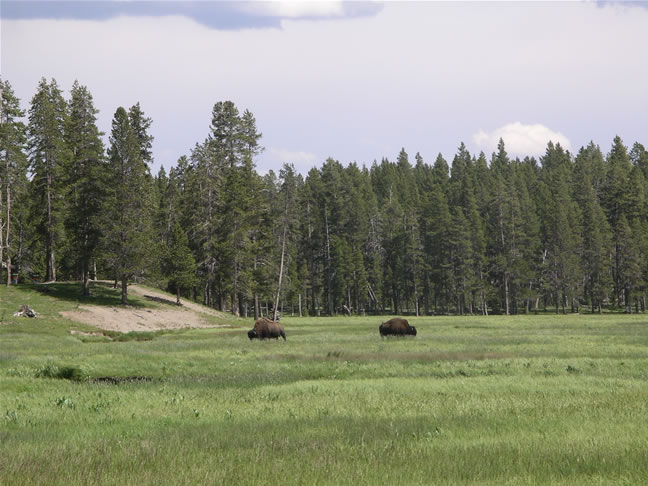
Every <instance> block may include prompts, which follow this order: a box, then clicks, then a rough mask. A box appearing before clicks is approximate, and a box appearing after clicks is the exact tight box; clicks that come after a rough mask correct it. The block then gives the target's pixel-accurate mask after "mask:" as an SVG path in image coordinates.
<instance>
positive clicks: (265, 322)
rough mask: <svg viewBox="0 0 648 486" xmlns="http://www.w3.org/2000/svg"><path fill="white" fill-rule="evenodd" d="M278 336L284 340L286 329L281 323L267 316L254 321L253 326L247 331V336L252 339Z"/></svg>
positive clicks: (275, 337)
mask: <svg viewBox="0 0 648 486" xmlns="http://www.w3.org/2000/svg"><path fill="white" fill-rule="evenodd" d="M279 336H281V337H282V338H284V341H285V340H286V331H284V328H283V326H282V325H281V324H279V323H278V322H275V321H273V320H271V319H268V318H267V317H262V318H261V319H258V320H257V321H256V322H255V323H254V328H252V329H250V330H249V331H248V337H249V338H250V339H251V340H252V339H279Z"/></svg>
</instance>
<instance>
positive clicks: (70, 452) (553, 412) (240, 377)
mask: <svg viewBox="0 0 648 486" xmlns="http://www.w3.org/2000/svg"><path fill="white" fill-rule="evenodd" d="M70 285H71V284H70ZM73 290H74V288H70V289H68V288H67V287H66V286H65V284H57V286H55V287H54V288H53V289H52V291H50V292H47V293H44V292H41V291H38V290H36V289H35V288H10V289H6V288H5V287H0V322H2V324H0V444H1V446H0V484H3V485H14V484H15V485H18V484H20V485H23V484H48V485H49V484H61V485H63V484H66V485H69V484H84V485H85V484H120V485H122V484H133V485H135V484H187V485H189V484H267V485H271V484H272V485H274V484H308V485H311V484H322V485H324V484H354V485H356V484H358V485H362V484H366V485H375V484H385V485H394V484H421V485H423V484H443V485H447V484H484V485H486V484H489V485H502V484H565V485H567V484H569V485H573V484H582V485H591V484H640V483H641V482H643V481H644V480H645V478H646V477H648V461H646V458H647V457H648V406H647V405H646V404H647V403H648V386H647V385H648V383H647V382H648V316H645V315H633V316H626V315H620V314H607V315H603V316H598V315H595V316H592V315H572V316H555V315H549V316H515V317H503V316H500V317H498V316H490V317H487V318H484V317H426V318H418V319H412V321H413V323H414V324H415V325H416V327H417V329H418V332H419V335H418V336H417V337H416V338H413V339H412V338H405V339H385V340H382V339H381V338H380V337H379V335H378V329H377V328H378V325H379V324H380V322H381V319H380V318H375V317H371V318H369V317H368V318H355V317H354V318H342V317H340V318H331V319H327V318H321V319H311V318H303V319H298V318H294V319H291V318H285V319H284V320H283V321H282V322H283V324H284V325H285V327H286V333H287V335H288V340H287V341H286V342H284V341H266V342H258V341H254V342H250V341H249V340H248V339H247V335H246V331H247V329H249V328H250V326H251V324H252V320H251V319H248V320H242V319H241V320H237V319H234V318H228V319H229V321H228V322H227V323H228V324H230V325H231V326H232V327H230V328H219V329H197V330H181V331H172V332H157V333H148V334H145V335H141V334H140V335H139V336H137V335H136V336H133V337H135V338H136V339H127V338H124V339H122V340H118V339H113V340H110V341H109V340H107V339H104V338H101V337H93V336H83V335H76V334H75V335H71V334H70V330H71V329H75V330H83V329H85V330H91V328H90V327H89V326H85V327H84V326H83V325H79V324H77V323H73V322H71V321H67V320H65V319H63V318H62V317H60V316H58V312H60V311H63V310H68V309H74V308H75V306H77V305H79V304H80V303H87V301H83V302H81V301H80V299H79V298H78V297H76V293H75V292H74V291H73ZM117 298H118V297H117V294H116V293H115V294H113V292H112V290H111V289H109V288H101V289H96V290H95V296H94V297H92V298H91V299H90V301H91V303H98V304H104V305H115V302H113V300H112V299H117ZM22 303H27V304H29V305H30V306H31V307H33V308H34V309H35V310H37V311H38V312H40V313H41V316H40V317H39V318H37V319H26V318H14V317H12V316H11V315H12V314H13V312H15V311H16V310H18V309H19V307H20V304H22ZM134 304H135V305H138V306H142V308H145V307H146V306H155V305H160V304H157V303H156V302H148V301H138V300H137V299H135V300H134ZM138 339H140V340H138Z"/></svg>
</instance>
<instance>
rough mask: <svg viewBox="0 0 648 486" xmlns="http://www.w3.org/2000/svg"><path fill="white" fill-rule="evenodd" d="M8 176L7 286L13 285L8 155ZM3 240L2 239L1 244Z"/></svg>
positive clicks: (7, 166) (0, 260) (0, 259)
mask: <svg viewBox="0 0 648 486" xmlns="http://www.w3.org/2000/svg"><path fill="white" fill-rule="evenodd" d="M6 169H7V171H6V177H7V222H6V223H5V224H6V225H7V235H6V237H5V247H6V248H7V286H9V285H11V243H10V238H9V234H10V233H9V228H10V227H11V177H9V156H7V165H6ZM0 199H2V198H1V197H0ZM1 245H2V241H0V246H1ZM1 262H2V258H0V267H1Z"/></svg>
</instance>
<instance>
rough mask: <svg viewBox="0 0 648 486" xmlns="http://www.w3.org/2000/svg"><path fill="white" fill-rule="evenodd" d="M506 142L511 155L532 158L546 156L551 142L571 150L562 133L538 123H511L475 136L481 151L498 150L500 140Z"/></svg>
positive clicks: (479, 132) (481, 131)
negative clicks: (545, 153)
mask: <svg viewBox="0 0 648 486" xmlns="http://www.w3.org/2000/svg"><path fill="white" fill-rule="evenodd" d="M500 138H501V139H502V140H504V146H505V148H506V151H507V152H508V153H509V154H511V155H519V156H527V155H529V156H532V155H535V156H537V155H542V154H544V152H545V150H546V148H547V143H548V142H549V141H551V142H553V143H554V144H557V143H559V144H560V145H561V146H562V147H563V148H564V149H567V150H571V142H570V141H569V139H568V138H567V137H566V136H565V135H563V134H562V133H560V132H556V131H554V130H552V129H550V128H548V127H546V126H544V125H541V124H539V123H536V124H534V125H525V124H523V123H520V122H514V123H509V124H508V125H504V126H502V127H499V128H496V129H495V130H493V131H492V132H490V133H487V132H485V131H483V130H479V131H478V132H477V133H475V134H474V135H473V141H474V142H475V144H476V145H477V146H478V147H479V149H480V150H484V151H486V152H491V151H494V150H496V148H497V144H498V142H499V140H500Z"/></svg>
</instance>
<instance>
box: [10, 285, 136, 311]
mask: <svg viewBox="0 0 648 486" xmlns="http://www.w3.org/2000/svg"><path fill="white" fill-rule="evenodd" d="M21 285H22V286H23V288H28V289H30V290H34V291H36V292H38V293H40V294H43V295H47V296H50V297H53V298H55V299H58V300H63V301H68V302H75V303H77V304H92V305H105V306H111V307H115V306H120V305H121V289H115V288H113V286H112V284H107V283H103V282H91V283H90V295H87V296H85V295H82V293H81V283H80V282H54V283H26V284H21ZM128 305H131V306H134V307H148V305H147V303H146V302H144V301H142V300H140V299H138V298H133V296H129V297H128Z"/></svg>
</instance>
